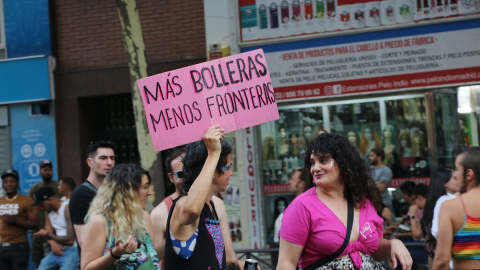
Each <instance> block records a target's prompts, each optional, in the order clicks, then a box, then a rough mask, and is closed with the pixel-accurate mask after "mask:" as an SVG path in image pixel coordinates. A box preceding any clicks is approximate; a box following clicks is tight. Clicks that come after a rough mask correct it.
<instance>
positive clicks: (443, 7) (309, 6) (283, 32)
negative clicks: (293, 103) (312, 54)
mask: <svg viewBox="0 0 480 270" xmlns="http://www.w3.org/2000/svg"><path fill="white" fill-rule="evenodd" d="M238 4H239V20H240V27H241V29H240V30H241V39H242V41H244V42H249V41H259V40H268V39H281V38H287V37H295V36H305V35H312V34H321V33H325V32H336V31H344V30H351V29H361V28H381V27H383V26H392V25H399V26H401V25H402V24H407V23H416V22H419V21H423V20H440V19H443V18H449V17H453V16H457V17H458V16H464V15H469V14H475V13H479V12H480V4H479V2H478V1H470V0H461V1H458V2H457V1H450V0H445V1H443V0H440V1H416V0H382V1H380V0H365V1H356V0H273V1H272V0H268V1H267V0H239V1H238Z"/></svg>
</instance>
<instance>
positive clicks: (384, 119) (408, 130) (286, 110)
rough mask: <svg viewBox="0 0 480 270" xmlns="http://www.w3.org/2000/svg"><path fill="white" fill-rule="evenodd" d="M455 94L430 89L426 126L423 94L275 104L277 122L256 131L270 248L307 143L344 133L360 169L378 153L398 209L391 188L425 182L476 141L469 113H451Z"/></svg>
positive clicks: (396, 192) (454, 108) (398, 195)
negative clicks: (327, 134) (380, 151)
mask: <svg viewBox="0 0 480 270" xmlns="http://www.w3.org/2000/svg"><path fill="white" fill-rule="evenodd" d="M479 89H480V88H479ZM456 90H457V89H448V88H447V89H439V90H434V91H431V92H430V94H429V95H431V96H433V99H432V106H433V107H431V108H432V109H433V112H432V116H431V117H432V118H431V119H428V121H427V104H426V102H427V99H426V97H427V96H426V95H425V94H411V95H401V96H390V97H378V98H371V99H357V100H349V101H336V102H335V101H332V102H322V103H320V102H319V103H317V104H313V105H312V104H310V105H305V104H301V105H288V106H284V107H279V113H280V119H279V120H278V121H275V122H270V123H266V124H263V125H261V126H260V134H261V144H262V151H261V157H262V159H263V160H262V165H263V166H262V169H263V172H262V173H263V183H264V188H263V193H264V203H265V216H266V219H265V220H266V224H265V225H266V229H267V230H266V231H267V237H268V242H269V243H270V244H273V246H275V243H274V227H275V220H276V219H277V217H278V214H279V213H280V212H281V211H280V210H281V209H283V208H284V207H286V206H288V204H289V203H290V202H291V200H292V199H293V194H292V193H291V191H290V189H289V184H288V180H289V178H290V176H291V174H292V172H293V170H294V169H296V168H301V167H303V154H304V151H305V150H304V149H305V146H306V144H307V143H308V142H309V141H310V140H312V139H314V138H315V137H316V136H318V135H319V134H321V133H322V132H330V133H339V134H342V135H344V136H346V137H347V138H348V139H349V140H350V142H351V143H352V144H353V145H354V146H355V147H356V148H357V149H358V152H359V155H360V156H361V157H362V158H363V159H364V160H365V162H366V163H367V164H368V163H369V160H368V155H369V154H370V150H371V149H372V148H375V147H380V148H383V150H384V151H385V159H384V164H385V165H386V166H388V167H389V168H391V170H392V173H393V179H392V181H391V183H390V188H389V190H390V191H391V193H392V196H393V198H394V201H395V203H396V205H397V206H398V205H400V204H401V203H402V201H403V199H402V196H401V193H400V190H399V189H398V187H399V186H400V185H401V184H402V183H404V182H405V181H413V182H416V183H424V184H427V185H428V184H429V183H430V180H431V179H430V173H431V169H432V167H433V169H435V168H437V167H452V166H453V162H454V160H455V156H456V155H457V154H458V153H459V152H460V150H461V149H463V147H465V146H467V143H468V142H472V141H473V142H478V136H477V135H478V134H477V133H478V132H477V131H476V129H475V132H472V130H474V129H473V127H475V128H476V127H477V120H476V118H475V116H474V115H473V114H474V113H470V114H459V113H458V112H457V110H458V103H457V91H456ZM479 92H480V90H479ZM478 96H480V94H479V95H478ZM476 97H477V96H476V95H475V98H476ZM429 121H430V122H429ZM433 121H434V122H433ZM467 129H468V132H467V131H466V130H467ZM464 130H465V131H464ZM430 132H432V133H431V134H430ZM429 138H430V139H432V140H433V141H431V142H430V144H429V143H428V139H429ZM462 142H463V143H462ZM429 146H430V147H432V149H431V150H430V149H429ZM430 158H432V159H433V160H431V159H430ZM397 206H395V208H396V209H397V208H398V209H400V208H399V207H397ZM397 214H398V213H397Z"/></svg>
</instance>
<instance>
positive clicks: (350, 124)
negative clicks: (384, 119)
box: [328, 102, 381, 163]
mask: <svg viewBox="0 0 480 270" xmlns="http://www.w3.org/2000/svg"><path fill="white" fill-rule="evenodd" d="M328 110H329V115H330V127H331V130H330V132H332V133H340V134H342V135H344V136H346V137H347V138H348V139H349V140H350V142H352V144H353V145H355V147H357V149H358V151H359V153H360V154H361V156H362V157H363V158H364V159H365V162H367V163H368V162H369V161H368V155H369V154H370V150H371V149H372V148H375V147H381V141H380V109H379V105H378V102H365V103H353V104H342V105H331V106H328Z"/></svg>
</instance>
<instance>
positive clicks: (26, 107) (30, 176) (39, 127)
mask: <svg viewBox="0 0 480 270" xmlns="http://www.w3.org/2000/svg"><path fill="white" fill-rule="evenodd" d="M30 106H31V104H30V103H24V104H16V105H11V106H9V107H10V120H11V132H12V156H13V168H15V170H17V171H18V173H19V174H20V193H23V194H28V190H29V189H30V187H31V186H33V185H35V184H36V183H38V182H40V181H41V180H42V176H41V175H40V162H42V160H44V159H48V160H50V161H52V163H53V172H54V173H53V177H52V178H53V179H58V178H57V170H56V168H57V166H56V164H57V162H56V161H57V152H56V145H55V141H56V138H55V121H54V117H53V115H54V114H53V106H52V105H50V106H51V107H52V108H51V110H50V111H52V113H50V114H48V115H35V116H32V115H30Z"/></svg>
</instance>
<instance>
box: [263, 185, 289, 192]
mask: <svg viewBox="0 0 480 270" xmlns="http://www.w3.org/2000/svg"><path fill="white" fill-rule="evenodd" d="M290 192H291V190H290V185H289V184H275V185H264V186H263V194H277V193H290Z"/></svg>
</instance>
